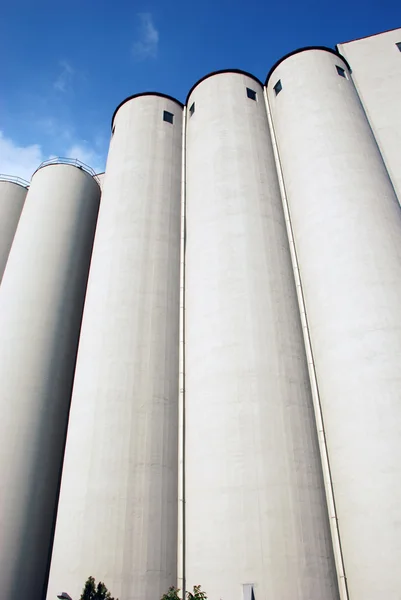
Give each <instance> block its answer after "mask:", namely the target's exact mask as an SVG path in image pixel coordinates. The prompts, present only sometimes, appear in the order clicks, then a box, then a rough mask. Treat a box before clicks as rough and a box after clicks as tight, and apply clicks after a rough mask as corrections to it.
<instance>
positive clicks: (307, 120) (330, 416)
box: [267, 48, 401, 600]
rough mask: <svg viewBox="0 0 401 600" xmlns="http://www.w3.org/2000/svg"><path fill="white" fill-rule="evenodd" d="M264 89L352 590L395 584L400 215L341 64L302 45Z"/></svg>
mask: <svg viewBox="0 0 401 600" xmlns="http://www.w3.org/2000/svg"><path fill="white" fill-rule="evenodd" d="M267 87H268V97H269V103H270V107H271V112H272V117H273V124H274V129H275V133H276V137H277V142H278V148H279V154H280V161H281V167H282V171H283V175H284V181H285V186H286V192H287V199H288V204H289V210H290V218H291V223H292V229H293V233H294V241H295V246H296V251H297V256H298V262H299V268H300V275H301V280H302V286H303V293H304V298H305V306H306V312H307V316H308V322H309V328H310V339H311V344H312V350H313V354H314V361H315V368H316V376H317V383H318V386H319V391H320V402H321V406H322V413H323V420H324V423H325V432H326V439H327V447H328V454H329V460H330V466H331V473H332V482H333V489H334V496H335V500H336V505H337V516H338V523H339V531H340V538H341V543H342V550H343V557H344V565H345V573H346V576H347V581H348V589H349V596H350V598H351V599H354V598H355V599H359V598H363V599H364V600H377V598H386V600H396V599H398V598H399V594H400V589H401V572H400V569H399V556H400V555H401V535H400V523H401V385H400V381H401V380H400V363H401V311H400V298H401V212H400V207H399V205H398V203H397V199H396V197H395V194H394V190H393V187H392V185H391V182H390V180H389V177H388V174H387V172H386V169H385V167H384V164H383V160H382V157H381V155H380V152H379V150H378V147H377V144H376V141H375V139H374V136H373V134H372V131H371V129H370V127H369V124H368V122H367V119H366V115H365V113H364V111H363V108H362V106H361V103H360V100H359V98H358V95H357V93H356V90H355V87H354V85H353V82H352V78H351V75H350V71H349V69H348V66H347V64H346V62H345V61H344V60H343V59H342V58H341V57H340V56H339V55H338V54H336V53H335V52H334V51H331V50H327V49H324V48H323V49H322V48H315V49H313V48H307V49H305V50H304V51H299V52H297V53H294V54H292V55H289V56H287V57H285V58H284V59H283V60H282V61H281V62H280V63H279V64H278V65H277V66H275V67H274V68H273V69H272V71H271V73H270V75H269V78H268V86H267Z"/></svg>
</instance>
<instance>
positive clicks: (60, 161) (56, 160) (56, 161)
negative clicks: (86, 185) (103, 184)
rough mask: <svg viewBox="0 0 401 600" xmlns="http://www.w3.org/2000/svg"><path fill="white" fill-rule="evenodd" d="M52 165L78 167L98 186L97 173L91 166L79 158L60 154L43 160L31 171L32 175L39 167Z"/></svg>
mask: <svg viewBox="0 0 401 600" xmlns="http://www.w3.org/2000/svg"><path fill="white" fill-rule="evenodd" d="M54 165H67V166H69V167H75V168H76V169H80V170H81V171H84V173H87V174H88V175H90V177H92V179H93V180H94V181H95V182H96V183H97V185H98V186H99V187H100V185H99V181H98V179H97V174H96V173H95V171H94V170H93V169H92V167H90V166H89V165H86V164H85V163H83V162H82V161H81V160H78V159H77V158H64V157H61V156H55V157H53V158H49V160H45V161H44V162H42V163H41V164H40V165H39V166H38V168H37V169H36V171H34V172H33V174H32V177H33V176H34V175H35V173H37V172H38V171H40V170H41V169H44V168H45V167H51V166H54Z"/></svg>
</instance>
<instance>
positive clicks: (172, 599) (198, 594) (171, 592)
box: [161, 585, 207, 600]
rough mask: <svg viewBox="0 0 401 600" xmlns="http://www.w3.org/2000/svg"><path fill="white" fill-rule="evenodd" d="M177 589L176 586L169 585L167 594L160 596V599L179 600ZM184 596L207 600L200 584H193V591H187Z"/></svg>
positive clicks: (193, 599)
mask: <svg viewBox="0 0 401 600" xmlns="http://www.w3.org/2000/svg"><path fill="white" fill-rule="evenodd" d="M179 591H180V590H179V589H177V588H176V587H174V586H171V587H170V588H169V589H168V592H167V594H164V596H162V597H161V600H181V598H180V596H179ZM186 596H187V600H207V596H206V593H205V592H202V590H201V586H200V585H194V589H193V593H191V592H187V593H186Z"/></svg>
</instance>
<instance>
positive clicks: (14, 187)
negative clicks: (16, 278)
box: [0, 175, 28, 282]
mask: <svg viewBox="0 0 401 600" xmlns="http://www.w3.org/2000/svg"><path fill="white" fill-rule="evenodd" d="M27 186H28V183H27V182H23V183H17V181H13V180H12V178H6V179H3V176H2V175H0V282H1V279H2V277H3V273H4V269H5V268H6V264H7V259H8V255H9V253H10V250H11V245H12V243H13V239H14V235H15V231H16V229H17V225H18V221H19V218H20V216H21V211H22V208H23V206H24V202H25V198H26V195H27V192H28V189H27Z"/></svg>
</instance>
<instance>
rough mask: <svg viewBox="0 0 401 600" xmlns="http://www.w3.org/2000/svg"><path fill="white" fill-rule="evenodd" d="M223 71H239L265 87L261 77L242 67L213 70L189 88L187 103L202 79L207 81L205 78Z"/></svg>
mask: <svg viewBox="0 0 401 600" xmlns="http://www.w3.org/2000/svg"><path fill="white" fill-rule="evenodd" d="M223 73H238V74H239V75H246V76H247V77H250V78H251V79H253V80H254V81H257V82H258V83H259V85H261V86H262V87H263V83H262V82H261V81H260V79H258V78H257V77H256V76H255V75H252V73H248V71H243V70H242V69H221V70H220V71H212V72H211V73H208V74H207V75H204V76H203V77H201V78H200V79H199V80H198V81H197V82H196V83H194V85H193V86H192V87H191V89H190V90H189V92H188V94H187V99H186V101H185V103H186V104H188V100H189V98H190V96H191V94H192V92H193V91H194V89H195V88H196V87H197V86H198V85H199V84H200V83H202V81H205V79H209V77H213V76H214V75H222V74H223Z"/></svg>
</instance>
